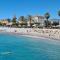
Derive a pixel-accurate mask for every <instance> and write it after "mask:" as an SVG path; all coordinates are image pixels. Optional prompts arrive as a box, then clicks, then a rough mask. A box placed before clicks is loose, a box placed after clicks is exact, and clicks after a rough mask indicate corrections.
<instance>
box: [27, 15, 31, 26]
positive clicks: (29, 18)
mask: <svg viewBox="0 0 60 60" xmlns="http://www.w3.org/2000/svg"><path fill="white" fill-rule="evenodd" d="M28 20H29V22H30V27H32V25H31V23H32V16H31V15H28Z"/></svg>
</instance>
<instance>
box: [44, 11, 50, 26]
mask: <svg viewBox="0 0 60 60" xmlns="http://www.w3.org/2000/svg"><path fill="white" fill-rule="evenodd" d="M49 17H50V14H49V13H48V12H47V13H45V18H46V19H47V20H46V27H48V19H49Z"/></svg>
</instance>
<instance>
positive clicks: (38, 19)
mask: <svg viewBox="0 0 60 60" xmlns="http://www.w3.org/2000/svg"><path fill="white" fill-rule="evenodd" d="M32 20H34V23H37V24H39V27H43V26H45V20H46V19H45V17H43V16H33V18H32Z"/></svg>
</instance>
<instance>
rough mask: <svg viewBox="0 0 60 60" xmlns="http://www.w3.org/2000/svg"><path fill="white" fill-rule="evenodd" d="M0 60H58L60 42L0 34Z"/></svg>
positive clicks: (59, 59)
mask: <svg viewBox="0 0 60 60" xmlns="http://www.w3.org/2000/svg"><path fill="white" fill-rule="evenodd" d="M0 60H60V41H59V40H53V39H45V38H34V37H29V36H22V35H20V34H13V33H10V34H9V33H0Z"/></svg>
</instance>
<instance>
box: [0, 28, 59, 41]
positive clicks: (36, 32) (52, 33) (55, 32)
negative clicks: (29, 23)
mask: <svg viewBox="0 0 60 60" xmlns="http://www.w3.org/2000/svg"><path fill="white" fill-rule="evenodd" d="M0 32H7V33H13V34H18V35H24V36H32V37H34V36H35V37H38V38H39V37H42V38H48V39H53V40H60V29H39V28H8V27H5V28H2V27H0Z"/></svg>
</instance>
